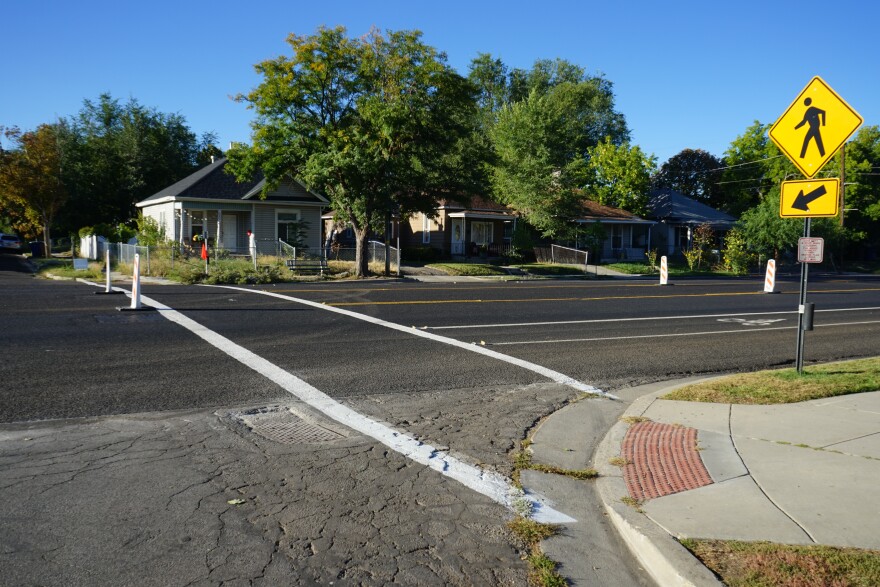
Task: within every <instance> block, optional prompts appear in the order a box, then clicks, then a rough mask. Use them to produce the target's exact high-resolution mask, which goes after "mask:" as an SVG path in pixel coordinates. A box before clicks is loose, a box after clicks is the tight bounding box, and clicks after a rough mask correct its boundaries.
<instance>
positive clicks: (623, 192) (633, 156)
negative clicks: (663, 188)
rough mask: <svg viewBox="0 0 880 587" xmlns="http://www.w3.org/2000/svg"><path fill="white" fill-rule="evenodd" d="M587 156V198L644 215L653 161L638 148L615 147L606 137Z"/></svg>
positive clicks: (626, 144) (624, 145) (654, 165)
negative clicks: (588, 194) (588, 177)
mask: <svg viewBox="0 0 880 587" xmlns="http://www.w3.org/2000/svg"><path fill="white" fill-rule="evenodd" d="M589 154H590V159H589V164H588V167H589V170H590V172H591V178H590V182H589V184H588V185H589V188H588V189H589V193H590V195H591V196H593V197H594V198H595V199H596V201H598V202H599V203H600V204H605V205H606V206H614V207H616V208H623V209H624V210H629V211H630V212H632V213H634V214H644V213H646V212H647V207H648V188H649V187H650V184H651V174H652V173H653V172H654V169H655V168H656V162H655V159H654V157H653V156H649V155H646V154H645V153H644V152H643V151H642V150H641V148H639V146H638V145H636V146H630V144H629V143H623V144H621V145H615V144H614V143H612V142H611V139H610V137H609V138H606V139H605V140H604V141H602V142H601V143H599V144H598V145H596V146H595V147H593V148H591V149H590V151H589Z"/></svg>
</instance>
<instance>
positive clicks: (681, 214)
mask: <svg viewBox="0 0 880 587" xmlns="http://www.w3.org/2000/svg"><path fill="white" fill-rule="evenodd" d="M648 209H649V210H650V211H651V214H650V215H651V216H652V217H653V218H656V219H657V220H665V221H666V222H671V223H677V224H704V223H708V224H711V225H714V226H725V227H729V226H733V224H734V223H735V222H736V218H734V217H733V216H731V215H730V214H726V213H724V212H721V211H720V210H716V209H715V208H712V207H711V206H707V205H706V204H703V203H702V202H698V201H696V200H694V199H692V198H689V197H687V196H685V195H684V194H682V193H679V192H677V191H675V190H670V189H662V190H654V191H652V192H651V193H650V194H648Z"/></svg>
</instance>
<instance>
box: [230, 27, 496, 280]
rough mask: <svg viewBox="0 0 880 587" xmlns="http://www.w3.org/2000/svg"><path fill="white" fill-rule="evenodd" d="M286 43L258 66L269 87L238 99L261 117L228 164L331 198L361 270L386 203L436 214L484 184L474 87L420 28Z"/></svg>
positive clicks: (335, 33) (339, 31)
mask: <svg viewBox="0 0 880 587" xmlns="http://www.w3.org/2000/svg"><path fill="white" fill-rule="evenodd" d="M287 42H288V44H289V45H290V47H291V49H292V50H293V55H292V56H291V57H285V56H281V57H278V58H275V59H270V60H268V61H264V62H262V63H259V64H257V65H256V71H257V73H259V74H260V75H261V76H262V78H263V79H262V81H261V83H260V84H259V85H258V86H257V87H256V88H255V89H253V90H252V91H251V92H249V93H248V94H241V95H239V96H238V97H237V100H239V101H240V102H244V103H246V104H247V105H248V108H250V109H252V110H254V111H255V113H256V119H255V121H254V122H253V123H252V125H251V126H252V129H253V133H252V140H253V144H252V145H251V146H243V145H242V146H239V145H237V146H236V147H235V148H233V149H231V150H230V152H229V153H228V156H229V164H228V166H227V169H229V170H230V171H232V172H233V173H234V174H235V175H236V176H237V177H239V178H248V177H252V176H253V174H254V173H256V172H257V171H259V170H262V172H263V173H264V174H265V176H266V179H267V190H269V189H271V188H272V187H274V186H276V185H278V183H279V182H280V181H281V180H282V179H283V178H284V177H287V176H293V177H296V178H298V179H300V180H301V181H303V182H304V183H305V184H306V185H307V186H309V188H310V189H313V190H316V191H318V192H320V193H323V194H325V195H326V196H327V197H329V198H330V201H331V204H332V206H333V209H334V211H335V212H336V214H337V215H339V216H341V217H343V218H344V219H345V220H346V221H347V222H348V223H349V224H350V225H351V227H352V229H353V230H354V232H355V236H356V242H357V253H356V274H357V275H358V276H365V275H367V274H368V271H369V270H368V267H367V259H366V256H365V255H364V251H365V248H366V247H365V245H366V242H367V238H368V235H369V233H370V231H371V230H381V222H382V219H383V218H384V217H385V215H386V214H387V213H388V211H389V210H392V209H393V210H394V211H395V212H399V213H400V214H401V215H403V216H406V215H409V214H413V213H417V212H423V213H429V214H430V213H432V212H433V210H434V209H435V208H436V205H437V203H438V200H439V199H440V198H441V197H444V196H448V195H455V196H456V198H458V199H461V198H466V197H467V196H468V195H469V194H472V193H476V192H475V190H477V189H479V186H481V185H482V184H481V181H482V177H481V173H482V169H483V168H482V166H481V165H479V163H478V162H479V160H480V156H481V144H480V142H479V141H478V140H475V137H476V136H477V130H478V128H479V115H478V109H477V104H476V89H475V88H474V86H473V85H472V84H471V83H469V82H468V81H467V80H466V79H465V78H463V77H462V76H460V75H458V74H457V73H456V72H455V71H454V70H452V68H451V67H449V66H448V65H447V63H446V58H445V55H444V54H442V53H438V52H437V51H436V50H435V49H434V48H433V47H430V46H428V45H426V44H425V43H423V42H422V40H421V33H419V32H418V31H397V32H395V31H388V32H387V34H386V35H383V34H381V33H380V32H379V31H377V30H373V31H371V32H370V33H369V34H368V35H366V36H365V37H361V38H357V39H352V38H349V37H348V36H347V35H346V30H345V28H343V27H336V28H333V29H328V28H320V29H319V30H318V31H317V32H316V33H315V34H313V35H308V36H299V35H294V34H292V35H290V36H289V37H288V38H287Z"/></svg>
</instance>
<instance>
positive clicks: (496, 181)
mask: <svg viewBox="0 0 880 587" xmlns="http://www.w3.org/2000/svg"><path fill="white" fill-rule="evenodd" d="M474 65H475V66H480V67H479V68H474V69H472V72H471V74H472V76H474V73H475V72H476V71H480V72H483V73H481V75H480V76H478V77H479V79H486V78H487V77H489V78H491V79H495V78H493V77H492V76H486V75H484V74H485V72H486V71H495V72H496V73H498V69H497V68H494V70H491V69H489V68H487V67H485V66H486V65H487V64H486V63H485V60H484V61H483V62H475V64H474ZM488 65H492V62H489V64H488ZM484 91H485V87H484ZM506 95H507V100H508V102H507V104H505V105H504V106H503V107H501V108H500V109H498V110H496V111H495V112H494V120H493V123H492V124H491V125H490V126H489V127H488V133H489V136H490V138H491V141H492V145H493V147H494V151H495V155H496V156H497V161H496V162H495V164H494V166H493V169H492V186H493V192H494V194H495V199H497V200H498V201H500V202H502V203H504V204H506V205H508V206H509V207H511V208H512V209H514V210H516V211H517V212H518V213H519V214H521V215H522V216H523V217H525V219H526V220H527V221H528V222H529V223H530V224H531V225H532V226H534V227H535V228H537V229H538V230H540V231H541V232H542V233H543V234H544V235H545V236H552V237H560V238H566V237H567V236H568V234H569V232H570V231H571V230H572V227H571V222H570V221H571V219H573V218H575V217H577V215H578V214H579V213H580V207H581V205H580V203H581V201H582V199H583V198H584V193H585V192H584V190H585V189H586V188H588V184H589V182H590V179H591V177H593V176H592V174H591V171H590V169H589V167H588V163H589V158H590V149H592V148H593V147H595V146H597V145H598V144H599V143H600V142H601V141H603V140H605V139H606V137H609V139H608V140H609V141H610V143H612V144H614V145H619V144H622V143H624V142H626V141H627V140H628V139H629V131H628V129H627V127H626V121H625V119H624V117H623V115H622V114H620V113H618V112H617V111H615V109H614V95H613V92H612V91H611V84H610V82H608V81H607V80H605V79H604V78H602V77H594V76H588V75H586V74H585V73H584V70H583V68H580V67H578V66H575V65H572V64H570V63H568V62H566V61H563V60H556V61H538V62H536V64H535V67H534V68H533V69H532V70H531V71H524V70H513V71H512V72H510V74H509V75H508V80H507V89H506Z"/></svg>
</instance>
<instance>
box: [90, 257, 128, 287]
mask: <svg viewBox="0 0 880 587" xmlns="http://www.w3.org/2000/svg"><path fill="white" fill-rule="evenodd" d="M104 264H105V267H106V271H107V286H106V288H105V289H104V291H96V292H95V293H96V294H121V293H122V291H121V290H118V289H113V287H112V286H111V285H110V249H107V250H106V251H104Z"/></svg>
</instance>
